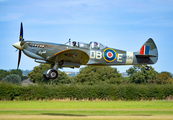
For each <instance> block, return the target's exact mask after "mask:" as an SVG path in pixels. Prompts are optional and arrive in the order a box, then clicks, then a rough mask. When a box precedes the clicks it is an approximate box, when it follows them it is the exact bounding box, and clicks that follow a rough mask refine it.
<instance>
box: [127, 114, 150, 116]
mask: <svg viewBox="0 0 173 120" xmlns="http://www.w3.org/2000/svg"><path fill="white" fill-rule="evenodd" d="M130 116H152V115H144V114H131V115H130Z"/></svg>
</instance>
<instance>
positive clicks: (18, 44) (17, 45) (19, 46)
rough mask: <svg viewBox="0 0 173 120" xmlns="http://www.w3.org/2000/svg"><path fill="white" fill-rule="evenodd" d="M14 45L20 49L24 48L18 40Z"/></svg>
mask: <svg viewBox="0 0 173 120" xmlns="http://www.w3.org/2000/svg"><path fill="white" fill-rule="evenodd" d="M13 47H15V48H17V49H19V50H22V46H21V45H20V42H16V43H14V44H13Z"/></svg>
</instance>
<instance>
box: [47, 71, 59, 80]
mask: <svg viewBox="0 0 173 120" xmlns="http://www.w3.org/2000/svg"><path fill="white" fill-rule="evenodd" d="M47 74H48V76H49V78H50V79H56V78H57V77H58V72H57V71H56V70H54V69H51V70H48V73H47Z"/></svg>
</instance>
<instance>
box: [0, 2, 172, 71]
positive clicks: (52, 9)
mask: <svg viewBox="0 0 173 120" xmlns="http://www.w3.org/2000/svg"><path fill="white" fill-rule="evenodd" d="M21 21H22V22H23V28H24V39H25V40H34V41H46V42H54V43H65V42H67V41H68V39H69V38H71V39H72V40H76V41H80V42H86V43H89V42H90V41H97V42H100V43H102V44H104V45H106V46H108V47H111V48H116V49H120V50H127V51H131V52H136V51H139V49H140V48H141V46H142V45H143V43H145V41H146V40H147V39H148V38H153V40H154V41H155V43H156V45H157V47H158V52H159V59H158V62H157V63H156V64H154V65H152V67H153V68H155V70H156V71H157V72H161V71H168V72H171V73H173V54H172V52H173V0H0V41H1V46H0V69H5V70H8V69H16V67H17V61H18V52H15V51H16V49H15V48H14V47H13V46H12V44H13V43H15V42H18V40H19V31H20V22H21ZM37 65H39V64H38V63H35V62H34V60H33V59H31V58H28V57H26V56H25V55H24V54H22V59H21V63H20V67H19V68H20V69H23V70H27V69H28V70H32V69H33V67H34V66H37ZM130 67H131V66H118V67H117V69H118V71H120V72H125V71H126V70H127V69H129V68H130ZM63 70H64V71H78V69H74V70H73V69H63Z"/></svg>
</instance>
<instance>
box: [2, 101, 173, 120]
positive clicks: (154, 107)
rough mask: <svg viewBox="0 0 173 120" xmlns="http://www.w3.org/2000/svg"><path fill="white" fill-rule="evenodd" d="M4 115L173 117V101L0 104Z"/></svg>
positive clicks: (26, 102) (25, 102)
mask: <svg viewBox="0 0 173 120" xmlns="http://www.w3.org/2000/svg"><path fill="white" fill-rule="evenodd" d="M4 115H5V116H8V115H19V116H21V115H27V116H30V115H38V116H40V117H42V116H44V115H48V116H50V117H52V116H55V117H58V116H64V117H84V118H85V117H89V116H167V115H170V116H172V117H173V101H164V100H163V101H0V117H1V116H4ZM158 118H159V117H158ZM10 119H11V118H10ZM127 119H128V118H127Z"/></svg>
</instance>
